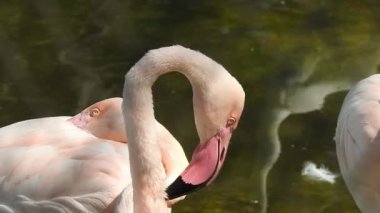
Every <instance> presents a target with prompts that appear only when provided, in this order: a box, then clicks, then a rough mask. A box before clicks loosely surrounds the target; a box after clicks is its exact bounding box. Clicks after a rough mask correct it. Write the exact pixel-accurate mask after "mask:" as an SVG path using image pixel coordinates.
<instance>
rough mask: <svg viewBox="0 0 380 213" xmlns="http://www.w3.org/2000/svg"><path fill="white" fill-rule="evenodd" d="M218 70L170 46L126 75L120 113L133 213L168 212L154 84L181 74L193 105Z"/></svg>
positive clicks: (207, 61) (189, 52)
mask: <svg viewBox="0 0 380 213" xmlns="http://www.w3.org/2000/svg"><path fill="white" fill-rule="evenodd" d="M220 69H221V65H219V64H217V63H216V62H214V61H213V60H211V59H210V58H208V57H206V56H204V55H203V54H200V53H198V52H195V51H192V50H190V49H186V48H183V47H181V46H172V47H166V48H160V49H157V50H152V51H149V52H148V53H147V54H146V55H145V56H144V57H143V58H142V59H141V60H140V61H138V62H137V63H136V64H135V66H133V67H132V68H131V69H130V71H129V72H128V73H127V75H126V77H125V84H124V91H123V98H124V100H123V113H124V119H125V125H126V129H127V135H128V140H129V141H128V145H129V150H130V162H131V173H132V184H133V189H134V192H133V197H134V212H139V213H144V212H167V211H168V208H167V207H166V202H165V200H164V197H165V178H166V176H165V170H164V167H163V165H162V163H161V162H162V156H161V152H160V147H159V144H158V141H157V132H156V129H155V116H154V110H153V98H152V91H151V88H152V86H153V84H154V82H155V81H156V80H157V78H158V77H159V76H160V75H163V74H165V73H168V72H171V71H178V72H180V73H182V74H184V75H185V76H186V77H187V78H188V79H189V81H190V83H191V85H192V88H193V94H194V104H196V103H195V102H196V100H197V98H196V97H199V96H204V95H206V94H205V93H207V88H208V82H209V81H210V80H212V79H213V77H214V75H216V72H217V70H220ZM198 102H199V101H198ZM161 209H162V210H161ZM160 210H161V211H160Z"/></svg>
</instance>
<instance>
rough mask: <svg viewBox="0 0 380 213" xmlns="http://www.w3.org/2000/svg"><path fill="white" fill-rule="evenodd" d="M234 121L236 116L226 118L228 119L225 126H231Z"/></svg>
mask: <svg viewBox="0 0 380 213" xmlns="http://www.w3.org/2000/svg"><path fill="white" fill-rule="evenodd" d="M235 123H236V118H234V117H230V118H228V120H227V126H232V125H234V124H235Z"/></svg>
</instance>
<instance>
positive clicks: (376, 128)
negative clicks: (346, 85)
mask: <svg viewBox="0 0 380 213" xmlns="http://www.w3.org/2000/svg"><path fill="white" fill-rule="evenodd" d="M379 133H380V75H379V74H376V75H373V76H370V77H368V78H366V79H364V80H362V81H360V82H358V83H357V84H356V85H355V86H354V87H353V88H352V89H351V90H350V92H349V93H348V94H347V96H346V98H345V100H344V103H343V106H342V108H341V111H340V114H339V118H338V124H337V128H336V135H335V141H336V151H337V156H338V161H339V166H340V170H341V173H342V176H343V178H344V181H345V183H346V185H347V187H348V189H349V191H350V193H351V194H352V196H353V198H354V200H355V202H356V204H357V205H358V207H359V208H360V210H361V211H363V212H370V213H371V212H380V137H379Z"/></svg>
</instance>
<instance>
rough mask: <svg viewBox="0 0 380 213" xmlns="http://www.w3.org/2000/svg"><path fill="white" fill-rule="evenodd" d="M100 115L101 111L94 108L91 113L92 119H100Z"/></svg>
mask: <svg viewBox="0 0 380 213" xmlns="http://www.w3.org/2000/svg"><path fill="white" fill-rule="evenodd" d="M99 114H100V110H99V109H98V108H94V109H92V110H91V111H90V117H98V115H99Z"/></svg>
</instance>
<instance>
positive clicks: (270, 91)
mask: <svg viewBox="0 0 380 213" xmlns="http://www.w3.org/2000/svg"><path fill="white" fill-rule="evenodd" d="M379 14H380V2H379V1H377V0H362V1H354V0H345V1H343V0H309V1H301V0H226V1H223V2H222V1H216V0H210V1H200V0H194V1H176V0H161V1H152V0H140V1H133V0H131V1H122V0H81V1H73V0H35V1H21V0H9V1H2V2H0V114H1V116H0V126H5V125H8V124H11V123H13V122H17V121H20V120H26V119H31V118H37V117H47V116H56V115H74V114H76V113H78V112H79V111H81V110H82V109H83V108H84V107H86V106H88V105H90V104H92V103H94V102H96V101H99V100H102V99H105V98H109V97H115V96H119V97H120V96H121V95H122V88H123V81H124V75H125V73H126V72H127V71H128V70H129V68H130V67H131V66H133V64H134V63H135V62H136V61H137V60H138V59H139V58H140V57H142V56H143V54H144V53H145V52H146V51H148V50H149V49H153V48H158V47H162V46H168V45H173V44H181V45H183V46H186V47H189V48H192V49H195V50H199V51H201V52H203V53H204V54H206V55H208V56H209V57H211V58H213V59H214V60H216V61H217V62H219V63H221V64H222V65H223V66H224V67H225V68H226V69H227V70H229V71H230V72H231V74H232V75H234V76H235V77H236V78H237V79H238V80H239V81H240V83H241V84H242V85H243V87H244V89H245V91H246V104H245V110H244V114H243V116H242V120H241V122H240V125H239V128H238V130H237V131H236V133H235V134H234V137H233V139H232V144H231V146H230V149H229V153H228V156H227V159H226V164H225V166H224V168H223V170H222V172H221V174H220V176H219V177H218V179H217V180H216V181H215V182H214V184H212V185H211V186H210V187H208V188H207V189H204V190H202V191H199V192H196V193H194V194H191V195H189V196H188V197H187V198H186V200H185V201H183V202H180V203H179V204H177V205H176V206H175V207H174V210H173V212H176V213H181V212H182V213H185V212H201V213H208V212H215V213H219V212H282V213H286V212H292V213H293V212H312V213H314V212H359V211H358V210H357V208H356V206H355V204H354V202H353V200H352V198H351V196H350V195H349V193H348V191H347V189H346V188H345V185H344V183H343V180H342V178H341V176H340V175H339V167H338V164H337V159H336V154H335V143H334V140H333V137H334V132H335V127H336V120H337V116H338V113H339V110H340V106H341V104H342V101H343V99H344V96H345V95H346V93H347V91H348V89H349V88H350V87H351V86H352V85H353V84H354V83H355V82H357V81H358V80H360V79H362V78H365V77H367V76H369V75H371V74H374V73H377V72H378V70H379V64H380V45H379V44H380V43H379V42H380V37H379V34H380V15H379ZM153 90H154V98H155V110H156V116H157V118H158V120H159V121H160V122H162V123H163V124H164V125H165V126H166V127H167V128H168V129H169V130H170V131H171V132H172V133H173V135H174V136H175V137H176V138H177V139H178V140H179V141H181V142H182V145H183V147H184V148H185V150H186V152H187V155H188V158H190V157H191V156H190V155H191V151H192V149H193V148H194V147H195V145H196V143H197V141H198V138H197V135H196V130H195V126H194V121H193V111H192V103H191V97H192V92H191V87H190V84H189V82H188V81H187V79H186V78H185V77H184V76H182V75H180V74H175V73H172V74H169V75H165V76H163V77H161V78H160V79H159V80H158V82H157V83H156V84H155V86H154V88H153ZM306 162H312V163H315V164H316V165H317V167H321V166H322V165H324V166H325V168H326V169H328V170H330V171H331V172H332V173H333V174H335V175H337V178H336V179H335V182H334V183H330V182H326V181H317V180H313V179H312V178H310V177H308V176H305V175H303V174H302V170H303V169H304V167H305V163H306Z"/></svg>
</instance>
